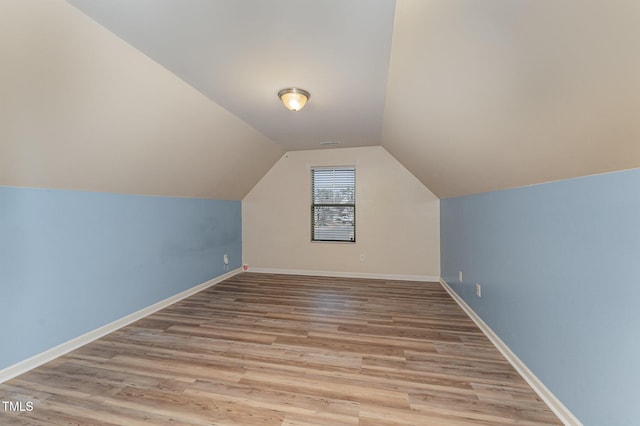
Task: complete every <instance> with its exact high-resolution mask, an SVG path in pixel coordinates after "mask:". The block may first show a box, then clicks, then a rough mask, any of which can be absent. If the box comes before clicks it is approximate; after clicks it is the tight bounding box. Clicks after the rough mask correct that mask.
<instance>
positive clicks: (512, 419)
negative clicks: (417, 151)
mask: <svg viewBox="0 0 640 426" xmlns="http://www.w3.org/2000/svg"><path fill="white" fill-rule="evenodd" d="M0 399H1V400H3V401H14V402H15V401H22V402H27V401H31V402H33V410H32V411H28V412H11V411H3V410H2V407H0V424H2V425H3V426H4V425H36V426H37V425H51V424H56V425H94V424H95V425H190V424H191V425H211V424H216V425H218V424H220V425H234V424H239V425H254V424H255V425H258V424H259V425H286V426H294V425H309V426H318V425H361V426H362V425H370V426H376V425H407V424H413V425H423V424H434V425H443V426H447V425H456V426H457V425H502V424H524V425H549V424H561V423H560V422H559V421H558V419H557V418H556V417H555V416H554V415H553V413H552V412H551V411H550V410H549V409H548V407H546V405H545V404H544V403H543V402H542V401H541V400H540V398H538V396H537V395H536V394H535V393H534V392H533V391H532V390H531V388H530V387H529V386H528V385H527V384H526V382H525V381H524V380H523V379H522V378H521V377H520V376H519V375H518V374H517V373H516V371H515V370H514V369H513V368H512V367H511V365H510V364H509V363H508V362H507V361H506V360H505V359H504V358H503V357H502V355H501V354H500V353H499V352H498V350H497V349H496V348H495V347H494V346H493V345H492V344H491V342H489V340H488V339H487V338H486V337H485V336H484V334H482V332H481V331H480V330H479V329H478V328H477V327H476V325H475V324H474V323H473V322H472V321H471V320H470V319H469V317H468V316H467V315H466V314H465V313H464V312H463V311H462V310H461V309H460V308H459V307H458V306H457V304H456V303H455V302H454V301H453V300H452V299H451V297H450V296H449V295H448V294H447V293H446V292H445V291H444V290H443V289H442V287H441V286H440V285H439V284H437V283H426V282H407V281H398V280H369V279H355V278H332V277H312V276H292V275H275V274H253V273H243V274H239V275H236V276H234V277H232V278H230V279H228V280H226V281H224V282H222V283H220V284H218V285H216V286H213V287H210V288H207V289H205V290H203V291H201V292H199V293H197V294H195V295H193V296H191V297H189V298H187V299H184V300H182V301H180V302H178V303H176V304H174V305H172V306H170V307H168V308H166V309H163V310H161V311H159V312H156V313H154V314H152V315H150V316H148V317H146V318H144V319H142V320H140V321H137V322H136V323H134V324H131V325H129V326H127V327H124V328H123V329H120V330H118V331H116V332H114V333H111V334H110V335H107V336H105V337H103V338H101V339H99V340H96V341H95V342H93V343H90V344H89V345H87V346H85V347H82V348H80V349H78V350H76V351H73V352H71V353H69V354H67V355H65V356H63V357H60V358H58V359H56V360H54V361H52V362H50V363H48V364H46V365H43V366H41V367H39V368H37V369H35V370H32V371H30V372H28V373H25V374H23V375H21V376H19V377H17V378H15V379H13V380H10V381H8V382H7V383H4V384H0Z"/></svg>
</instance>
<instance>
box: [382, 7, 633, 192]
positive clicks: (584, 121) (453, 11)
mask: <svg viewBox="0 0 640 426" xmlns="http://www.w3.org/2000/svg"><path fill="white" fill-rule="evenodd" d="M391 52H392V53H391V64H390V68H389V78H388V80H389V85H388V90H387V100H386V108H385V119H384V128H383V137H382V141H383V146H384V147H385V148H387V150H388V151H390V152H391V153H392V154H393V155H394V156H396V157H397V158H398V159H399V160H400V161H401V162H402V163H403V164H404V165H405V166H406V167H407V168H408V169H409V170H411V171H412V172H413V173H414V174H415V175H416V176H417V177H418V178H419V179H420V180H421V181H422V182H423V183H424V184H425V185H427V186H428V187H429V188H430V189H431V190H432V191H433V192H434V193H436V194H437V195H438V196H439V197H441V198H442V197H451V196H458V195H464V194H472V193H477V192H483V191H491V190H497V189H502V188H509V187H516V186H522V185H528V184H534V183H541V182H546V181H552V180H558V179H564V178H570V177H575V176H581V175H588V174H595V173H601V172H607V171H612V170H620V169H626V168H633V167H638V166H640V2H638V1H633V0H629V1H627V0H610V1H595V0H517V1H502V0H499V1H492V0H485V1H475V0H440V1H398V3H397V9H396V17H395V27H394V34H393V45H392V51H391Z"/></svg>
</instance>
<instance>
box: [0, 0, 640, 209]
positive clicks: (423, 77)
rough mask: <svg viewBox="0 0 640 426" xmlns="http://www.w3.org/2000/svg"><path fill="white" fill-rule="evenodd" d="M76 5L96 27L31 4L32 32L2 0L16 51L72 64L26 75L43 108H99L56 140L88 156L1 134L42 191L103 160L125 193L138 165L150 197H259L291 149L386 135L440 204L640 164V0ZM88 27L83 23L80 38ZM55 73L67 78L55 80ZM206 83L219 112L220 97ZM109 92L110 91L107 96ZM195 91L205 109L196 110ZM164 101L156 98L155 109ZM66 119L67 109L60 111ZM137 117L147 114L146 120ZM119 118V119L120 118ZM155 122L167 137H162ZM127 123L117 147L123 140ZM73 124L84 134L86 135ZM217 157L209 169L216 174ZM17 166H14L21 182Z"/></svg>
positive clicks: (15, 78)
mask: <svg viewBox="0 0 640 426" xmlns="http://www.w3.org/2000/svg"><path fill="white" fill-rule="evenodd" d="M22 3H24V2H22ZM27 3H33V4H38V8H39V9H38V10H40V9H42V10H46V9H47V8H49V9H52V8H53V6H51V4H50V3H51V2H45V1H41V0H28V1H27ZM69 3H70V4H72V5H73V6H74V7H75V8H77V9H76V10H79V11H82V13H83V14H86V16H88V17H90V18H91V19H92V20H94V21H95V22H94V23H90V21H89V20H88V19H87V20H86V22H85V21H82V22H80V17H79V16H76V15H75V14H74V13H72V12H71V11H69V10H64V11H63V10H62V9H61V8H60V9H61V10H60V11H59V12H56V13H49V14H48V15H47V13H46V12H42V13H41V14H40V15H41V16H31V17H30V18H29V20H28V25H29V26H33V27H34V28H30V27H29V28H30V29H27V30H25V22H21V21H20V20H16V19H15V17H8V16H9V15H7V12H11V9H16V8H18V7H19V6H18V4H20V2H19V1H17V0H6V1H5V2H3V4H2V6H3V8H4V11H3V12H5V13H4V15H5V19H6V21H7V22H6V25H5V27H4V30H2V29H0V35H1V36H2V39H3V40H4V41H0V44H2V43H4V44H5V46H9V49H8V50H9V51H10V52H13V56H9V59H11V61H8V62H15V61H16V60H18V61H21V60H25V58H26V59H27V60H32V61H36V59H35V58H36V56H37V60H38V61H41V62H42V61H43V59H42V55H43V54H44V55H45V56H46V55H49V56H51V58H50V62H51V63H52V65H51V68H50V70H53V71H56V72H55V73H54V75H53V76H52V75H50V74H47V71H50V70H47V69H44V70H35V69H34V70H32V71H30V73H33V75H32V76H31V77H30V78H31V80H28V82H36V83H37V85H42V86H43V88H42V89H43V90H44V94H45V95H46V96H45V100H46V99H47V96H50V97H53V96H54V94H52V93H49V92H51V91H55V92H56V94H55V95H56V96H57V95H59V93H57V92H59V91H62V90H63V89H65V88H68V87H70V85H75V86H77V85H78V84H80V85H83V87H84V88H83V90H84V92H82V95H78V96H82V97H83V100H82V102H80V101H78V103H77V105H74V109H73V111H74V113H73V114H81V115H82V117H81V118H78V122H79V125H81V126H85V127H86V129H85V130H84V131H82V132H80V131H78V130H76V129H75V128H74V130H72V131H71V130H69V131H68V130H65V131H64V132H62V131H60V134H59V135H58V138H59V143H60V144H61V146H63V147H64V148H65V149H66V150H67V151H66V152H67V154H68V153H73V155H72V157H75V158H77V159H78V160H81V161H80V163H81V164H78V163H77V162H74V161H72V160H70V159H68V158H62V157H61V156H60V154H59V152H58V151H56V150H54V149H51V150H50V152H45V153H40V154H38V156H37V158H36V160H34V159H33V158H31V157H32V156H30V154H29V153H28V152H27V151H29V149H28V144H27V146H25V143H24V141H25V140H26V141H32V140H33V138H32V137H30V135H31V133H30V132H31V131H26V130H24V129H22V130H21V131H20V132H19V133H20V137H16V138H14V139H15V140H14V139H12V137H13V136H14V133H15V132H14V133H10V134H9V135H8V136H7V139H6V140H5V141H0V143H3V145H0V148H3V150H4V151H5V152H9V153H12V155H14V156H15V155H18V154H19V155H22V156H23V157H24V158H25V160H24V161H26V162H27V163H28V164H30V165H31V166H32V167H33V168H37V167H40V166H42V167H44V170H39V171H38V173H35V172H33V173H32V174H33V176H32V174H29V179H26V181H27V182H28V183H29V182H31V183H30V185H33V186H43V185H44V183H43V182H45V181H46V180H47V179H44V178H42V179H40V177H39V176H40V174H46V171H47V169H48V168H52V169H55V170H58V169H60V173H59V174H56V173H53V174H52V175H53V176H57V177H58V180H59V181H60V182H58V186H62V187H69V186H70V185H69V183H70V182H71V181H72V180H73V179H74V175H73V174H72V173H67V174H65V172H64V171H65V170H69V167H75V168H80V169H83V170H84V169H85V168H86V169H87V173H89V169H90V168H91V167H94V168H93V172H94V173H97V175H96V177H92V179H95V180H96V182H95V185H94V184H92V183H88V184H87V185H86V189H95V188H98V189H99V190H100V189H104V190H112V191H113V190H114V188H115V190H118V188H120V186H122V187H123V188H124V187H127V185H128V183H126V182H124V181H125V180H128V181H129V182H130V181H131V179H132V177H137V178H140V179H141V181H140V182H141V183H140V184H139V185H138V186H136V189H133V191H134V192H142V193H152V194H165V193H167V192H169V193H170V194H173V195H182V196H215V197H224V198H238V197H240V198H241V197H242V194H244V193H246V192H247V191H248V189H250V186H251V185H253V184H254V183H255V182H256V181H257V180H256V179H258V177H259V176H260V175H261V174H264V173H265V172H266V170H268V168H269V167H270V165H272V164H273V163H274V162H275V161H276V159H277V158H278V157H279V156H280V155H281V153H282V152H284V151H287V150H303V149H317V148H320V147H322V145H321V143H323V142H336V141H337V142H340V145H338V146H339V147H350V146H366V145H382V146H383V147H385V148H386V149H387V150H388V151H389V152H390V153H391V154H393V155H394V156H395V157H396V158H397V159H398V160H399V161H401V162H402V163H403V164H404V165H405V166H406V167H407V168H408V169H409V170H410V171H411V172H412V173H413V174H414V175H415V176H416V177H418V179H420V180H421V181H422V182H423V183H424V184H425V185H426V186H427V187H428V188H429V189H431V190H432V191H433V192H434V193H435V194H436V195H438V196H440V197H450V196H458V195H465V194H471V193H477V192H483V191H490V190H497V189H503V188H509V187H515V186H521V185H528V184H535V183H540V182H545V181H550V180H558V179H563V178H569V177H575V176H581V175H587V174H594V173H601V172H606V171H613V170H620V169H626V168H633V167H638V166H640V77H639V76H640V43H638V40H640V25H639V24H640V2H637V1H633V0H609V1H606V2H603V1H598V0H516V1H503V0H485V1H481V2H480V1H477V0H421V1H417V0H416V1H410V0H398V1H395V2H394V1H390V0H323V1H315V2H314V1H300V0H270V1H264V0H137V1H135V2H131V1H128V0H108V1H107V0H70V1H69ZM11 5H13V6H11ZM20 7H22V8H24V7H25V6H20ZM31 9H33V10H31V12H30V13H32V14H33V13H35V12H34V10H35V8H33V7H32V8H31ZM56 10H57V9H56ZM58 15H64V16H65V17H64V19H63V20H61V21H60V24H59V25H58V26H56V25H54V24H52V23H51V20H53V19H62V18H60V16H58ZM72 15H73V16H72ZM0 19H2V18H0ZM68 21H69V22H71V21H72V23H73V25H71V24H70V23H69V22H68ZM12 22H13V24H12ZM76 23H77V26H78V27H82V29H81V30H80V29H78V30H77V31H76V32H72V28H75V25H76ZM7 25H8V26H11V25H14V26H15V28H13V29H11V28H8V27H7ZM39 25H41V26H43V28H39V27H38V26H39ZM92 25H93V26H94V28H93V29H91V28H89V27H91V26H92ZM100 26H103V27H104V28H106V29H107V30H108V31H109V32H111V33H113V34H115V36H117V37H119V38H120V39H122V41H124V43H126V44H128V45H130V46H132V48H131V50H132V51H139V52H142V53H143V54H144V55H146V56H147V57H148V58H150V60H149V59H148V58H144V57H134V56H135V54H134V53H131V52H128V53H126V54H125V53H118V54H115V53H113V54H111V53H110V50H111V49H116V47H115V44H118V43H122V42H121V41H113V40H112V41H109V42H107V41H106V40H104V39H105V38H107V36H106V35H105V32H104V30H103V29H102V28H100ZM70 27H72V28H70ZM2 31H4V32H2ZM12 31H13V32H12ZM93 33H96V35H95V37H94V36H93ZM98 33H100V36H98V35H97V34H98ZM15 34H19V35H20V37H15ZM35 35H37V36H38V37H35ZM36 38H38V39H41V40H40V44H39V46H40V47H39V49H35V50H34V51H33V58H31V59H29V57H30V55H29V52H24V50H25V49H29V45H28V43H27V42H26V41H25V40H30V41H29V43H31V42H33V39H36ZM78 38H87V39H88V40H78ZM94 38H96V39H99V40H94ZM45 39H46V40H48V41H43V40H45ZM90 43H93V45H92V44H90ZM78 45H82V46H78ZM107 45H108V46H109V47H108V48H106V47H105V46H107ZM112 45H113V46H112ZM47 46H48V47H47ZM51 46H54V47H55V49H53V50H52V47H51ZM0 47H2V46H0ZM117 49H119V50H123V51H124V50H126V49H125V48H124V47H122V46H118V47H117ZM117 49H116V50H117ZM5 50H7V49H5ZM19 51H21V52H22V53H19ZM16 52H18V53H16ZM52 52H54V53H55V54H53V53H52ZM70 52H73V54H71V53H70ZM87 56H89V57H90V58H92V59H91V60H90V61H89V62H88V63H90V64H92V65H91V66H88V67H87V66H83V67H76V68H78V69H74V71H75V72H73V73H70V74H69V75H68V76H67V77H68V78H63V77H62V76H61V75H59V74H60V73H64V72H65V67H69V66H70V65H69V63H70V61H75V62H78V61H80V62H82V63H84V62H83V61H86V59H85V57H87ZM5 58H7V56H6V55H5ZM65 60H66V61H67V62H64V61H65ZM153 62H155V64H154V63H153ZM65 64H66V65H65ZM158 64H159V65H158ZM153 67H156V68H158V69H157V70H156V69H153V70H152V68H153ZM25 68H26V66H25V67H22V68H20V67H18V68H16V69H15V70H14V72H13V74H11V73H10V72H11V70H9V74H8V76H9V77H7V76H0V77H4V78H3V81H4V82H5V84H6V86H7V87H8V88H9V89H8V90H9V93H10V94H11V93H13V95H14V97H9V99H11V101H9V100H7V99H8V98H7V97H6V95H5V99H4V100H1V99H0V108H1V109H2V111H3V114H4V115H5V118H4V120H5V121H6V123H8V124H7V125H9V124H10V126H9V127H12V128H15V127H16V124H15V123H16V120H18V121H19V120H20V119H21V118H20V117H22V118H24V117H23V116H20V117H18V116H17V113H16V108H15V106H16V105H17V106H18V110H19V109H20V108H24V111H27V110H28V107H29V106H28V105H26V104H25V101H24V97H23V99H22V100H20V95H21V93H20V92H19V89H17V88H16V87H18V86H20V87H21V86H25V87H26V86H29V87H28V88H27V90H28V91H32V92H33V96H34V97H35V96H37V95H38V93H37V87H36V88H33V87H31V86H32V84H25V82H27V80H25V79H27V78H28V76H27V77H25V74H24V69H25ZM34 68H35V67H34ZM41 68H42V67H41ZM159 69H162V70H165V71H160V70H159ZM0 72H2V71H0ZM87 72H91V73H96V74H97V76H95V77H92V78H89V77H87V75H86V74H83V73H87ZM38 73H42V75H40V74H38ZM127 73H128V74H127ZM165 74H167V75H165ZM171 74H173V76H171ZM114 75H116V76H119V77H117V79H121V80H122V81H120V80H118V83H117V84H116V83H113V84H115V85H116V87H117V88H118V90H116V93H112V92H113V88H112V86H109V87H107V86H105V88H104V89H103V90H104V92H105V93H99V92H100V90H101V89H100V87H99V86H100V81H101V79H102V80H105V81H106V80H113V79H114V78H115V77H113V76H114ZM127 75H128V77H127ZM145 76H149V78H148V79H147V78H145ZM175 76H177V77H178V78H179V80H181V81H182V82H184V83H186V84H187V85H189V86H191V88H193V89H194V93H191V92H189V94H188V95H187V94H186V92H188V90H186V89H184V88H183V89H177V88H176V89H173V87H174V86H176V87H177V86H179V85H180V84H181V83H178V82H175V81H172V82H171V83H161V84H160V83H157V80H159V79H168V80H170V79H172V78H174V79H175ZM72 77H73V78H75V79H76V80H75V82H71V80H72ZM43 78H45V81H52V80H56V82H57V83H60V82H62V83H61V84H62V86H61V87H58V88H56V89H55V90H54V89H51V88H46V87H44V85H45V83H44V82H43ZM23 80H24V81H23ZM58 80H60V81H58ZM147 80H149V81H147ZM163 81H164V80H163ZM123 82H124V83H123ZM17 83H20V84H19V85H18V84H17ZM156 83H157V84H156ZM0 84H2V82H0ZM75 86H74V87H75ZM169 86H170V87H171V88H172V89H167V87H169ZM288 86H298V87H302V88H304V89H306V90H309V91H310V92H311V99H310V101H309V103H308V106H307V107H305V108H304V109H303V110H301V111H299V112H296V113H292V112H289V111H287V110H286V109H285V108H284V107H283V106H282V105H281V104H280V103H279V100H278V99H277V97H276V93H277V92H278V90H279V89H282V88H284V87H288ZM154 87H155V88H156V89H155V91H154V89H153V88H154ZM74 90H75V89H74ZM87 90H89V91H92V92H93V95H92V96H93V97H91V96H89V95H87V94H86V91H87ZM175 91H177V92H180V95H177V94H176V93H174V92H175ZM138 92H141V93H138ZM152 92H153V93H152ZM196 92H199V94H196ZM78 93H80V90H79V89H78ZM132 93H133V95H132ZM200 94H201V95H204V97H206V98H208V100H209V102H210V105H205V104H203V103H202V100H201V99H200V98H199V97H198V96H200ZM41 95H42V93H41ZM98 95H99V96H98ZM128 96H133V98H134V100H133V101H131V100H130V99H128ZM181 96H182V97H188V98H189V99H188V100H184V99H181V98H180V97H181ZM84 97H87V99H84ZM105 97H107V98H109V99H110V101H109V102H111V103H110V105H109V106H108V107H107V106H105V105H106V104H105V101H104V98H105ZM14 98H15V99H14ZM97 98H100V99H101V101H100V105H102V106H101V107H96V108H94V109H95V111H93V112H94V115H97V116H99V117H101V118H100V119H98V118H96V116H92V115H91V114H90V112H91V111H90V110H91V109H92V108H91V106H90V105H89V106H88V105H87V102H89V101H91V100H92V99H97ZM141 98H144V101H141V100H140V99H141ZM178 98H180V99H178ZM73 99H76V98H75V97H74V98H73ZM73 99H71V100H67V102H71V101H72V100H73ZM112 101H113V102H112ZM3 102H4V104H3ZM193 103H197V104H198V105H199V106H198V107H197V108H196V112H195V113H192V114H190V113H189V111H191V110H190V109H188V108H194V107H193V105H192V104H193ZM14 104H15V105H14ZM114 104H116V105H118V108H116V110H114ZM83 105H84V108H83ZM148 105H153V108H152V110H151V111H147V110H146V108H145V106H148ZM158 105H160V107H158ZM186 105H189V107H188V108H187V106H186ZM39 108H44V107H43V106H40V107H39ZM119 108H123V109H124V111H121V110H120V109H119ZM158 108H160V109H159V110H157V109H158ZM52 111H53V113H54V115H55V114H59V112H58V110H57V109H56V108H54V107H53V106H52ZM30 113H31V112H30ZM42 114H43V116H44V115H46V116H47V117H49V116H50V115H51V114H48V115H47V114H45V113H44V112H43V113H42ZM67 114H69V113H67ZM136 114H137V115H138V118H139V119H140V122H138V121H136V120H133V119H132V118H131V116H132V115H136ZM208 114H211V115H210V120H208V119H207V116H208ZM105 115H113V116H114V117H111V116H109V117H108V118H109V119H108V120H107V119H106V118H105ZM115 116H117V117H115ZM7 117H13V119H12V120H11V121H10V120H9V118H7ZM178 118H179V119H178ZM59 119H60V120H63V121H64V120H68V119H69V117H59ZM2 120H3V118H2V117H0V124H1V122H2ZM118 120H125V121H127V120H128V121H127V123H128V124H127V126H124V127H122V129H123V130H122V131H121V133H117V132H118V128H116V129H115V130H114V127H117V126H113V123H115V122H119V121H118ZM52 121H53V120H52ZM96 121H97V122H96ZM56 123H59V121H56ZM110 123H111V127H110V128H109V125H110ZM152 123H153V124H152ZM91 126H93V127H91ZM130 126H133V130H132V129H131V127H130ZM145 126H146V127H149V126H152V127H155V129H154V131H153V132H149V131H148V130H146V127H145ZM158 126H159V127H158ZM53 127H54V129H57V127H56V126H53ZM58 127H60V126H58ZM106 128H109V132H108V133H109V139H110V141H111V143H112V144H114V145H115V146H113V145H112V146H109V145H106V146H107V147H109V149H107V148H105V146H104V145H99V144H96V146H97V147H98V148H97V149H98V152H99V153H100V154H96V153H95V151H94V148H95V147H94V146H93V145H91V143H89V142H86V139H87V135H91V136H90V139H93V138H94V137H95V138H97V139H100V137H101V136H100V135H101V134H102V135H105V134H106V133H105V132H102V129H106ZM47 129H49V128H47ZM124 129H127V131H126V132H125V130H124ZM14 130H15V129H14ZM49 130H50V129H49ZM49 130H46V129H45V130H43V132H45V133H48V134H49V133H50V132H49ZM114 131H115V132H116V135H117V138H116V139H118V140H113V139H114V138H113V135H112V134H111V132H114ZM78 132H79V134H76V133H78ZM53 134H54V136H55V135H56V133H55V132H54V133H53ZM70 134H71V135H75V136H78V137H79V138H83V140H85V143H80V142H78V141H77V140H76V141H75V142H73V143H72V142H70V141H69V136H70ZM167 134H171V135H172V136H171V137H168V136H167ZM94 135H95V136H94ZM75 136H74V137H75ZM104 137H105V138H106V136H104ZM7 141H8V142H7ZM141 141H146V142H144V143H143V142H141ZM101 142H105V141H101ZM28 143H32V142H28ZM332 147H335V145H332ZM38 149H41V147H38ZM85 151H86V152H85ZM47 155H51V156H52V157H47ZM101 155H103V156H104V155H106V156H107V160H105V159H104V157H101ZM58 157H60V158H58ZM118 157H121V158H122V159H124V160H121V161H118ZM216 157H220V158H216ZM5 158H8V157H7V156H5ZM109 159H111V160H109ZM205 159H206V160H207V161H204V160H205ZM2 161H3V160H2V159H1V158H0V166H2V167H0V184H3V182H5V184H6V182H9V184H11V183H12V182H16V179H15V176H14V175H15V174H16V173H24V171H23V170H22V171H21V170H16V169H15V167H16V166H15V164H14V163H15V162H9V161H8V160H7V162H6V164H3V163H2ZM105 161H106V162H105ZM118 163H125V164H124V166H123V167H124V169H123V172H122V173H120V176H121V180H122V182H121V181H119V180H118V179H117V178H113V177H109V176H107V175H108V174H109V173H112V174H113V173H116V174H117V172H116V171H114V170H112V169H113V168H114V167H115V165H117V164H118ZM207 164H209V165H210V166H209V167H211V169H210V170H207V171H203V168H205V167H207ZM241 165H242V167H243V168H242V170H243V172H244V171H245V169H246V170H248V169H247V167H246V166H251V170H252V171H251V172H249V174H250V175H251V176H250V177H249V178H243V177H241V176H239V174H238V173H234V171H237V170H238V167H240V166H241ZM127 166H129V167H130V168H129V169H127V168H126V167H127ZM6 167H8V169H7V170H10V172H6V171H5V172H4V175H3V172H2V168H6ZM12 167H13V169H12ZM143 169H145V170H144V171H143ZM146 169H150V170H151V171H148V170H146ZM116 170H117V168H116ZM167 174H168V175H169V176H171V178H169V177H167ZM254 175H255V176H254ZM87 176H89V174H87ZM92 176H93V175H92ZM76 180H77V179H76ZM17 181H20V179H18V180H17ZM45 183H46V182H45ZM119 185H120V186H119ZM207 185H208V186H207ZM71 186H73V185H71ZM76 186H77V185H76ZM168 187H169V188H171V190H170V191H167V190H166V188H168ZM83 188H85V187H82V188H80V189H83ZM209 188H212V189H209ZM130 190H131V189H130ZM125 192H126V191H125Z"/></svg>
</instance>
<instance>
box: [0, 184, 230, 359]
mask: <svg viewBox="0 0 640 426" xmlns="http://www.w3.org/2000/svg"><path fill="white" fill-rule="evenodd" d="M225 253H227V254H228V255H229V261H230V265H229V266H230V268H229V269H235V268H237V267H239V266H240V265H241V262H242V259H241V257H242V247H241V203H240V201H218V200H205V199H188V198H170V197H150V196H139V195H121V194H107V193H91V192H76V191H60V190H43V189H23V188H7V187H0V324H2V339H1V343H0V369H3V368H5V367H8V366H10V365H12V364H15V363H17V362H19V361H22V360H24V359H26V358H28V357H30V356H33V355H35V354H38V353H40V352H42V351H45V350H47V349H50V348H52V347H54V346H56V345H58V344H60V343H63V342H65V341H68V340H70V339H72V338H74V337H77V336H79V335H82V334H83V333H86V332H88V331H90V330H93V329H95V328H97V327H100V326H102V325H104V324H107V323H109V322H111V321H114V320H116V319H118V318H121V317H123V316H125V315H127V314H130V313H132V312H135V311H137V310H139V309H141V308H144V307H146V306H149V305H151V304H153V303H155V302H158V301H160V300H163V299H166V298H167V297H170V296H172V295H174V294H176V293H179V292H181V291H183V290H186V289H188V288H191V287H193V286H195V285H198V284H200V283H203V282H205V281H208V280H210V279H212V278H215V277H216V276H219V275H221V274H223V273H224V272H225V271H224V268H223V262H222V257H223V255H224V254H225Z"/></svg>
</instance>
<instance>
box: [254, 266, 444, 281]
mask: <svg viewBox="0 0 640 426" xmlns="http://www.w3.org/2000/svg"><path fill="white" fill-rule="evenodd" d="M245 272H256V273H259V274H284V275H311V276H317V277H339V278H369V279H372V280H401V281H428V282H435V283H437V282H439V281H440V277H435V276H431V275H402V274H372V273H366V272H337V271H310V270H307V269H277V268H249V269H247V270H246V271H245Z"/></svg>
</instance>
